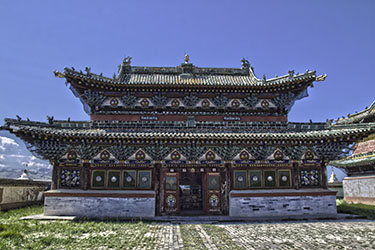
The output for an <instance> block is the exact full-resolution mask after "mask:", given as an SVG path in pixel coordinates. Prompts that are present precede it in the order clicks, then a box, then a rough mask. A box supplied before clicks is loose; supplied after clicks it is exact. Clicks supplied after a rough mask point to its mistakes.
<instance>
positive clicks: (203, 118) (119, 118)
mask: <svg viewBox="0 0 375 250" xmlns="http://www.w3.org/2000/svg"><path fill="white" fill-rule="evenodd" d="M141 117H157V121H187V118H188V116H185V115H102V114H92V115H91V116H90V119H91V120H92V121H141ZM224 117H231V116H230V115H228V116H223V115H196V116H195V120H196V121H224ZM236 117H240V120H239V121H242V122H287V121H288V117H287V116H236ZM229 121H230V120H229ZM235 121H237V120H235Z"/></svg>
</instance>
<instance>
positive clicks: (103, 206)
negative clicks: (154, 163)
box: [44, 190, 155, 218]
mask: <svg viewBox="0 0 375 250" xmlns="http://www.w3.org/2000/svg"><path fill="white" fill-rule="evenodd" d="M106 196H107V197H106ZM137 196H139V197H137ZM44 215H46V216H77V217H88V218H108V217H112V218H147V217H154V216H155V192H154V191H93V190H89V191H83V190H74V191H73V190H68V191H67V190H52V191H49V192H47V193H46V196H45V200H44Z"/></svg>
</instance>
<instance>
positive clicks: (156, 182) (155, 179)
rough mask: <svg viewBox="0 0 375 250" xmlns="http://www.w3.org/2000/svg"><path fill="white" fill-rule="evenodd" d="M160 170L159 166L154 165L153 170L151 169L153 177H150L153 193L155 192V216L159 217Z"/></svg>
mask: <svg viewBox="0 0 375 250" xmlns="http://www.w3.org/2000/svg"><path fill="white" fill-rule="evenodd" d="M160 169H161V164H158V163H157V164H154V168H153V171H152V173H153V177H152V182H153V185H154V191H155V209H156V211H155V213H156V215H160V213H161V211H162V210H161V209H162V207H161V205H160V204H161V203H162V202H161V200H160V199H161V194H160V193H161V192H160V190H161V188H160Z"/></svg>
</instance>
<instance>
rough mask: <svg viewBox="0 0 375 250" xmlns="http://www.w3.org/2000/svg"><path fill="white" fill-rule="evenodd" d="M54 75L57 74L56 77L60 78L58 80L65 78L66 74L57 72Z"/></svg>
mask: <svg viewBox="0 0 375 250" xmlns="http://www.w3.org/2000/svg"><path fill="white" fill-rule="evenodd" d="M53 74H55V77H58V78H64V74H63V73H60V72H58V71H56V70H54V71H53Z"/></svg>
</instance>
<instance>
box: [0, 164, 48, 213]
mask: <svg viewBox="0 0 375 250" xmlns="http://www.w3.org/2000/svg"><path fill="white" fill-rule="evenodd" d="M49 185H50V182H49V181H34V180H32V179H31V178H30V177H29V176H28V174H27V171H26V170H25V171H24V172H23V173H22V175H21V177H20V178H18V179H16V180H15V179H0V210H8V209H14V208H20V207H25V206H29V205H34V204H40V203H42V202H43V198H44V197H43V193H44V191H45V190H46V189H47V187H48V186H49Z"/></svg>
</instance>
